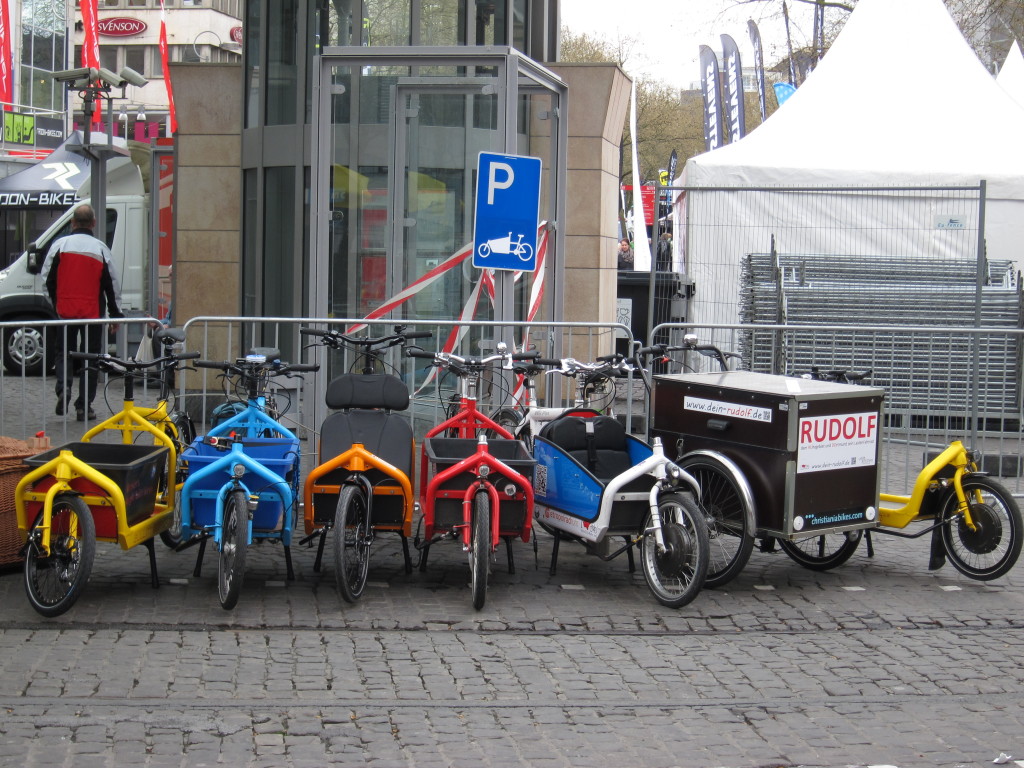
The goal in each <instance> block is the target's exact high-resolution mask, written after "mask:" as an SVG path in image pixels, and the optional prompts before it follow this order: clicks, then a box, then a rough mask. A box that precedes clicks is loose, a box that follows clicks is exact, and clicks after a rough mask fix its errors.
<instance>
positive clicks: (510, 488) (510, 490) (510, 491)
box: [505, 483, 519, 499]
mask: <svg viewBox="0 0 1024 768" xmlns="http://www.w3.org/2000/svg"><path fill="white" fill-rule="evenodd" d="M518 492H519V489H518V488H516V487H515V486H514V485H513V484H512V483H509V484H508V485H506V486H505V495H506V496H508V497H509V498H510V499H511V498H512V497H513V496H515V495H516V494H517V493H518Z"/></svg>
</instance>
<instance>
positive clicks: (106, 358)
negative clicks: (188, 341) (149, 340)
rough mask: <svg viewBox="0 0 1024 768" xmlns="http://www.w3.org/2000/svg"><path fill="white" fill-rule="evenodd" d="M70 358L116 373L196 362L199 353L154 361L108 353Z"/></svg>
mask: <svg viewBox="0 0 1024 768" xmlns="http://www.w3.org/2000/svg"><path fill="white" fill-rule="evenodd" d="M68 357H69V358H71V359H72V360H84V361H86V362H95V363H98V364H99V367H100V368H106V369H107V370H108V371H114V370H116V369H117V368H122V369H124V370H125V371H141V370H142V369H144V368H155V367H157V366H160V365H168V364H170V363H176V362H178V361H179V360H196V359H198V358H199V353H198V352H176V353H174V354H171V355H164V356H163V357H157V358H155V359H153V360H135V359H134V358H130V357H129V358H123V357H114V356H113V355H111V354H108V353H106V352H68Z"/></svg>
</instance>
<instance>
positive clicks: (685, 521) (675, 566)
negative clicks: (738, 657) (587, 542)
mask: <svg viewBox="0 0 1024 768" xmlns="http://www.w3.org/2000/svg"><path fill="white" fill-rule="evenodd" d="M658 514H659V515H660V516H661V533H662V536H663V538H664V539H665V551H664V552H658V547H657V544H656V542H655V538H654V534H653V533H648V534H646V535H645V536H644V538H643V541H642V542H641V544H640V560H641V562H642V563H643V566H644V578H645V579H646V580H647V586H648V587H649V588H650V590H651V594H653V595H654V597H655V598H656V599H657V600H658V602H659V603H661V604H662V605H667V606H668V607H669V608H679V607H681V606H684V605H686V604H687V603H689V602H691V601H692V600H693V599H694V598H695V597H697V595H698V594H699V593H700V590H701V587H703V586H704V577H705V575H706V574H707V570H708V560H709V559H710V553H709V549H710V545H709V544H708V532H707V526H706V525H705V524H704V516H703V514H702V513H701V511H700V509H699V508H698V507H697V505H696V504H695V503H694V502H693V501H692V500H691V499H690V498H689V497H688V496H685V495H684V494H681V493H669V494H666V495H664V496H662V497H661V499H660V500H659V501H658ZM651 525H652V520H651V515H650V514H648V515H647V520H646V522H645V523H644V529H645V530H650V528H651Z"/></svg>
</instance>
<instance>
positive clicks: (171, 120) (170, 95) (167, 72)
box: [160, 0, 178, 134]
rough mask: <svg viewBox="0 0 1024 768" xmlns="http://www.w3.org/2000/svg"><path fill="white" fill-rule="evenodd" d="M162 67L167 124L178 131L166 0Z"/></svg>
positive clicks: (162, 8)
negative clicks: (172, 83)
mask: <svg viewBox="0 0 1024 768" xmlns="http://www.w3.org/2000/svg"><path fill="white" fill-rule="evenodd" d="M160 69H161V71H162V72H163V76H164V86H165V87H166V88H167V125H168V126H169V127H170V129H171V133H172V134H175V133H177V132H178V113H177V110H175V108H174V87H173V86H172V85H171V66H170V57H169V56H168V54H167V14H166V12H165V10H164V0H160Z"/></svg>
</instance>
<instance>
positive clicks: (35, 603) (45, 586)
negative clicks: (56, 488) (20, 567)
mask: <svg viewBox="0 0 1024 768" xmlns="http://www.w3.org/2000/svg"><path fill="white" fill-rule="evenodd" d="M50 520H51V522H50V554H49V556H44V555H43V554H42V552H41V551H40V550H39V549H38V547H37V546H36V545H35V544H33V543H32V542H34V541H35V540H36V538H37V537H38V536H40V535H41V533H42V531H41V529H40V526H41V525H42V523H43V513H42V512H40V513H39V516H38V517H36V521H35V523H34V524H33V525H32V530H31V531H29V546H28V552H27V554H26V556H25V592H26V593H27V594H28V600H29V602H30V603H31V604H32V607H33V608H34V609H35V610H36V612H37V613H40V614H42V615H43V616H47V617H53V616H60V615H61V614H62V613H64V612H65V611H67V610H68V609H69V608H70V607H71V606H73V605H74V604H75V601H76V600H78V598H79V597H80V596H81V594H82V590H84V589H85V585H86V583H87V582H88V581H89V574H90V573H92V562H93V558H95V556H96V523H95V522H93V519H92V512H91V511H90V510H89V506H88V505H87V504H86V503H85V502H84V501H82V499H81V498H80V497H78V496H71V495H69V494H59V495H58V496H57V497H56V498H55V499H54V500H53V510H52V513H51V516H50Z"/></svg>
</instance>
